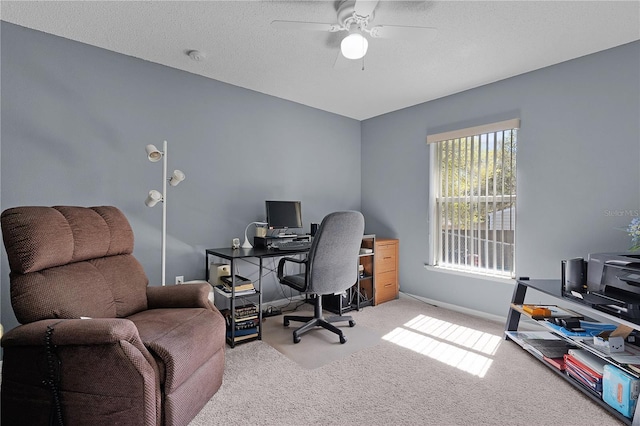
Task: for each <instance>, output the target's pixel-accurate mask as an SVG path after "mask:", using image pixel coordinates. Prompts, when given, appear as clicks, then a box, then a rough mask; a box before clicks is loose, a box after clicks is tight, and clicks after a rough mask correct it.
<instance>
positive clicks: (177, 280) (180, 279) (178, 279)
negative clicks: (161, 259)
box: [176, 275, 184, 284]
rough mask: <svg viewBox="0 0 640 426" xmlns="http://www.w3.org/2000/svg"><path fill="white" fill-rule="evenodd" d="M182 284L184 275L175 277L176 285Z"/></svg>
mask: <svg viewBox="0 0 640 426" xmlns="http://www.w3.org/2000/svg"><path fill="white" fill-rule="evenodd" d="M183 282H184V275H178V276H176V284H182V283H183Z"/></svg>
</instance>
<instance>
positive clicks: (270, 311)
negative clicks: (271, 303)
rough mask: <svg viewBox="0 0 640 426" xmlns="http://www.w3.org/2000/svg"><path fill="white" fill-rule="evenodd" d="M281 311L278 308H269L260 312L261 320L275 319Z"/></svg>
mask: <svg viewBox="0 0 640 426" xmlns="http://www.w3.org/2000/svg"><path fill="white" fill-rule="evenodd" d="M281 313H282V311H281V310H280V309H278V308H272V307H269V308H267V309H265V310H264V311H262V318H268V317H275V316H276V315H280V314H281Z"/></svg>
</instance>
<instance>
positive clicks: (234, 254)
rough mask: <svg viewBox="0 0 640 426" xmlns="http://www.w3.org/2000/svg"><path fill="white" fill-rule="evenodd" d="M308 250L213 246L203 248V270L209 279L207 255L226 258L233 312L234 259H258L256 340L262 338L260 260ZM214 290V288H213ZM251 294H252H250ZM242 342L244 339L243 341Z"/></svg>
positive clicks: (232, 342) (232, 345) (232, 319)
mask: <svg viewBox="0 0 640 426" xmlns="http://www.w3.org/2000/svg"><path fill="white" fill-rule="evenodd" d="M306 253H308V250H279V249H271V248H260V247H253V248H249V249H245V248H237V249H233V248H231V247H222V248H213V249H206V250H205V271H206V277H207V281H209V256H216V257H219V258H221V259H225V260H228V261H229V263H230V268H231V283H232V290H231V297H230V298H229V301H230V311H231V312H235V307H236V306H235V299H236V295H235V281H236V272H235V268H234V263H235V261H236V260H243V259H247V258H254V259H256V258H257V259H258V262H259V264H258V287H257V288H256V295H257V296H258V324H259V325H258V337H257V339H258V340H262V260H263V259H265V258H270V257H282V256H292V255H300V254H306ZM214 291H215V290H214ZM252 296H253V295H252ZM250 340H255V339H247V341H250ZM227 342H228V343H229V345H230V346H231V347H232V348H233V347H235V343H236V342H235V320H234V318H233V315H231V338H230V339H229V338H228V339H227ZM243 342H244V341H243Z"/></svg>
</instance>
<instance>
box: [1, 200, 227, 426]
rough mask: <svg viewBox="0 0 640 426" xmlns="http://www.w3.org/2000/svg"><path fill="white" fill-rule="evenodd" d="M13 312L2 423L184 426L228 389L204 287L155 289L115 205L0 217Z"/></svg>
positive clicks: (23, 210)
mask: <svg viewBox="0 0 640 426" xmlns="http://www.w3.org/2000/svg"><path fill="white" fill-rule="evenodd" d="M1 223H2V236H3V240H4V245H5V248H6V251H7V255H8V259H9V266H10V267H11V273H10V277H11V303H12V306H13V310H14V312H15V315H16V318H17V319H18V321H19V322H20V323H21V324H23V325H20V326H18V327H16V328H14V329H13V330H11V331H8V332H7V333H5V335H4V336H3V337H2V347H3V348H4V362H3V364H2V390H1V402H2V424H3V425H4V426H9V425H44V424H56V425H57V424H62V423H64V424H66V425H143V424H144V425H185V424H187V423H189V421H190V420H191V419H193V417H195V415H196V414H197V413H198V412H199V411H200V410H201V409H202V407H203V406H204V405H205V404H206V403H207V401H208V400H209V399H210V398H211V397H212V396H213V394H215V393H216V391H217V390H218V388H219V387H220V385H221V384H222V375H223V370H224V349H225V346H224V345H225V340H224V335H225V322H224V319H223V317H222V315H221V314H220V313H219V312H218V310H217V309H216V308H215V307H214V306H213V304H212V303H211V302H210V301H209V300H208V294H209V286H208V285H207V284H201V285H183V286H169V287H154V286H151V287H149V286H148V279H147V277H146V275H145V273H144V271H143V269H142V266H141V265H140V263H138V261H137V260H136V259H135V258H134V257H133V255H132V252H133V231H132V230H131V227H130V225H129V222H128V221H127V219H126V218H125V216H124V215H123V214H122V212H120V211H119V210H118V209H117V208H115V207H92V208H85V207H70V206H62V207H16V208H11V209H8V210H6V211H4V212H3V213H2V216H1Z"/></svg>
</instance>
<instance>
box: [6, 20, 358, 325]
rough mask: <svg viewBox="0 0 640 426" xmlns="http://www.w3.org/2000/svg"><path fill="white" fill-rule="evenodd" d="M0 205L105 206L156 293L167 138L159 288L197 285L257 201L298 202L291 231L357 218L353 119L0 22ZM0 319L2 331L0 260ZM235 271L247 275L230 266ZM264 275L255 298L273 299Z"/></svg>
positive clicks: (260, 204)
mask: <svg viewBox="0 0 640 426" xmlns="http://www.w3.org/2000/svg"><path fill="white" fill-rule="evenodd" d="M1 31H2V33H1V41H2V49H1V54H2V57H1V64H2V73H1V78H2V80H1V84H2V129H1V138H2V157H1V161H2V162H1V173H0V175H1V182H2V192H1V198H0V207H1V209H2V210H5V209H7V208H9V207H13V206H19V205H59V204H70V205H83V206H92V205H104V204H108V205H115V206H117V207H119V208H120V209H121V210H123V212H124V213H125V215H126V216H127V217H128V219H129V221H130V222H131V225H132V227H133V231H134V234H135V237H136V241H135V251H134V254H135V256H136V257H137V258H138V260H139V261H140V262H141V263H142V265H143V267H144V269H145V271H146V272H147V275H148V276H149V280H150V283H151V284H152V285H158V284H160V275H161V266H160V258H161V256H160V241H161V224H162V208H161V207H162V206H161V205H160V204H159V205H157V206H156V207H155V208H153V209H150V208H147V207H145V205H144V199H145V198H146V196H147V193H148V191H149V190H151V189H157V190H162V187H161V185H162V162H159V163H150V162H149V161H148V160H147V159H146V154H145V151H144V148H145V145H147V144H149V143H152V144H155V145H156V146H158V147H159V148H161V147H162V141H163V140H165V139H166V140H167V141H168V142H169V149H168V151H169V156H168V160H169V161H168V167H169V171H172V170H173V169H176V168H177V169H180V170H182V171H183V172H184V173H185V174H186V176H187V179H186V180H185V181H184V182H182V183H181V184H180V185H179V186H177V187H175V188H169V189H168V191H167V192H168V196H167V198H168V203H167V209H168V212H167V229H168V232H167V235H168V238H167V283H169V284H172V283H173V282H174V278H175V276H176V275H184V276H185V279H186V280H192V279H203V278H204V274H205V259H204V250H205V249H206V248H213V247H226V246H230V244H231V239H232V238H233V237H239V238H241V239H242V237H243V235H244V230H245V227H246V225H247V224H248V223H249V222H251V221H255V220H264V214H265V213H264V201H265V200H266V199H284V200H301V201H302V210H303V212H302V215H303V221H304V225H305V230H306V231H308V230H309V223H310V222H319V221H320V220H321V219H322V217H323V216H324V215H325V214H327V213H329V212H330V211H334V210H340V209H360V139H361V137H360V123H359V122H358V121H356V120H352V119H348V118H344V117H341V116H338V115H334V114H329V113H326V112H323V111H319V110H316V109H313V108H309V107H305V106H302V105H299V104H295V103H292V102H288V101H284V100H281V99H278V98H274V97H270V96H266V95H263V94H260V93H257V92H253V91H249V90H245V89H242V88H238V87H235V86H231V85H228V84H224V83H221V82H218V81H214V80H210V79H206V78H202V77H198V76H195V75H193V74H189V73H186V72H183V71H178V70H175V69H171V68H167V67H164V66H160V65H157V64H153V63H150V62H145V61H142V60H138V59H135V58H131V57H128V56H124V55H120V54H116V53H113V52H109V51H106V50H102V49H98V48H95V47H91V46H88V45H84V44H81V43H77V42H73V41H69V40H67V39H63V38H59V37H54V36H51V35H47V34H44V33H40V32H37V31H32V30H29V29H25V28H22V27H19V26H15V25H12V24H8V23H6V22H2V24H1ZM0 267H1V268H2V269H1V271H2V274H1V275H2V278H1V289H2V293H1V298H2V323H3V324H4V326H5V329H10V328H13V327H14V326H15V325H16V322H15V317H14V315H13V311H12V309H11V306H10V300H9V277H8V272H9V268H8V263H7V259H6V253H5V252H4V250H2V254H1V266H0ZM240 272H241V273H242V274H243V275H249V276H250V275H251V274H252V273H255V271H254V268H244V269H241V270H240ZM280 287H281V286H280V285H279V284H277V285H276V281H275V280H274V279H273V275H270V276H269V277H268V279H267V281H266V294H265V299H266V300H270V299H280V298H282V297H283V293H282V290H281V289H280Z"/></svg>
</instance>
